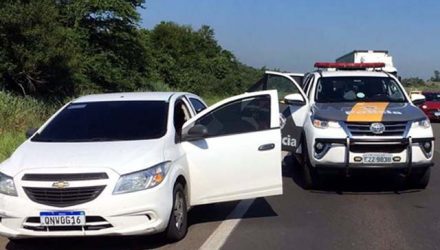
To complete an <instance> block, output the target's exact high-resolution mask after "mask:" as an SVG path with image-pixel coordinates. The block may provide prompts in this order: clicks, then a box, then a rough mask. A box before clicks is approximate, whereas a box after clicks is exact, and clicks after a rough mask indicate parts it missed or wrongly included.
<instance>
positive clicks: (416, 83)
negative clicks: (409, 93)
mask: <svg viewBox="0 0 440 250" xmlns="http://www.w3.org/2000/svg"><path fill="white" fill-rule="evenodd" d="M402 84H403V86H405V87H407V88H409V87H420V86H422V85H424V84H425V81H423V80H422V79H420V78H418V77H410V78H404V79H402Z"/></svg>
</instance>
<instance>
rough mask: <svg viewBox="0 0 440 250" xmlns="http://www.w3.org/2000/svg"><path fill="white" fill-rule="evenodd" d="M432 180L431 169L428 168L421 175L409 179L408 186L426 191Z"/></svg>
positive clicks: (414, 175) (416, 174)
mask: <svg viewBox="0 0 440 250" xmlns="http://www.w3.org/2000/svg"><path fill="white" fill-rule="evenodd" d="M430 178H431V168H426V169H424V170H423V171H421V172H420V173H413V174H412V175H410V176H409V177H408V182H409V183H408V185H409V187H410V188H416V189H425V188H426V187H427V186H428V184H429V179H430Z"/></svg>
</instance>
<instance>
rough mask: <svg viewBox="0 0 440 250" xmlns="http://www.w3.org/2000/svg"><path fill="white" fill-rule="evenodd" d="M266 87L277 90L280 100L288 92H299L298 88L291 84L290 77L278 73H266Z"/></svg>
mask: <svg viewBox="0 0 440 250" xmlns="http://www.w3.org/2000/svg"><path fill="white" fill-rule="evenodd" d="M267 89H268V90H271V89H275V90H277V91H278V97H279V98H280V100H282V99H284V97H285V96H286V95H288V94H295V93H299V90H298V88H297V87H296V86H295V85H294V84H293V82H292V81H291V80H290V79H288V78H287V77H284V76H279V75H268V78H267Z"/></svg>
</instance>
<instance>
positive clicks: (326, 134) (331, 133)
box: [260, 63, 435, 188]
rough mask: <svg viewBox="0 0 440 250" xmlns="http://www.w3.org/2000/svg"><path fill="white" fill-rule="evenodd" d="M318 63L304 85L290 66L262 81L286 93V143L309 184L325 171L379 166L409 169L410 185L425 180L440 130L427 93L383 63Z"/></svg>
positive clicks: (348, 172) (419, 185)
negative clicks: (428, 112)
mask: <svg viewBox="0 0 440 250" xmlns="http://www.w3.org/2000/svg"><path fill="white" fill-rule="evenodd" d="M315 66H316V67H317V68H319V69H318V70H316V71H314V72H312V73H309V74H307V75H306V76H305V77H304V83H303V84H302V88H301V87H300V86H299V84H297V83H296V81H295V80H294V79H293V78H292V77H291V76H290V75H289V74H287V73H277V72H267V73H266V76H265V77H264V78H263V79H262V81H261V82H260V86H264V88H263V89H277V90H278V92H279V93H284V94H286V96H284V100H283V101H282V103H281V105H280V110H281V112H282V116H281V117H282V121H283V123H282V125H281V127H282V136H283V139H282V147H283V150H285V151H290V152H292V153H293V154H294V155H295V156H296V157H297V158H298V160H299V162H300V163H302V164H300V165H301V166H302V167H303V173H304V187H305V188H314V187H316V186H317V184H319V182H320V179H321V178H322V176H323V174H324V173H341V174H344V175H345V176H350V175H352V174H355V173H358V172H365V171H379V170H380V171H381V172H392V173H399V174H400V175H403V176H406V179H407V184H408V185H407V186H408V187H414V188H425V187H426V186H427V185H428V182H429V179H430V168H431V167H432V166H433V152H434V139H435V138H434V135H433V131H432V128H431V125H430V122H429V119H428V118H427V117H426V116H425V114H424V113H423V112H422V111H421V110H420V109H419V108H418V107H417V105H421V104H422V103H423V102H424V100H425V99H424V96H422V95H412V97H410V96H408V94H407V93H406V92H405V90H404V88H403V87H402V85H401V83H400V82H399V80H398V78H397V77H396V76H394V75H392V74H390V73H387V72H384V71H383V70H381V69H382V68H383V67H384V64H383V63H317V64H316V65H315ZM326 69H331V70H326ZM287 93H289V94H288V95H287ZM359 170H362V171H359Z"/></svg>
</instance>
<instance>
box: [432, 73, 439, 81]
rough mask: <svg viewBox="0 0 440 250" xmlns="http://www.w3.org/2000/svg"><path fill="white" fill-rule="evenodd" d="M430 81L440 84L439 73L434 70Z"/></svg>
mask: <svg viewBox="0 0 440 250" xmlns="http://www.w3.org/2000/svg"><path fill="white" fill-rule="evenodd" d="M431 81H433V82H440V71H438V70H434V76H433V77H431Z"/></svg>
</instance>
